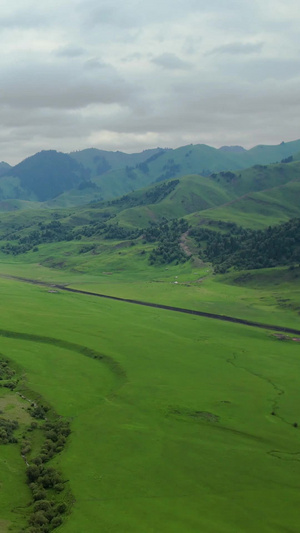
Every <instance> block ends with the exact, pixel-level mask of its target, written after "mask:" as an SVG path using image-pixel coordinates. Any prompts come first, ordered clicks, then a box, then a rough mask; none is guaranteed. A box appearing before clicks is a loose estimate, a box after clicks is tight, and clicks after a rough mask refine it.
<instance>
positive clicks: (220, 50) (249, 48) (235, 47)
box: [207, 42, 264, 55]
mask: <svg viewBox="0 0 300 533" xmlns="http://www.w3.org/2000/svg"><path fill="white" fill-rule="evenodd" d="M263 45H264V43H242V42H235V43H229V44H225V45H222V46H217V47H216V48H213V50H210V51H209V52H207V55H215V54H231V55H237V54H242V55H245V54H247V55H248V54H256V53H257V52H261V50H262V47H263Z"/></svg>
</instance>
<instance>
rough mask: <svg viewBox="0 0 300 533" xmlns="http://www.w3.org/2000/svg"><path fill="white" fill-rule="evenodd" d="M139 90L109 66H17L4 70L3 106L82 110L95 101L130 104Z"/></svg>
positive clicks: (2, 80) (1, 99)
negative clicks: (100, 67)
mask: <svg viewBox="0 0 300 533" xmlns="http://www.w3.org/2000/svg"><path fill="white" fill-rule="evenodd" d="M134 92H136V89H135V88H134V87H133V86H132V85H131V84H130V83H127V82H126V81H124V80H123V79H122V78H121V77H120V76H119V75H118V74H117V72H116V71H115V70H114V69H113V68H112V67H109V66H106V67H105V66H103V68H102V69H82V68H81V66H80V65H78V64H74V63H73V62H72V63H70V62H68V63H64V64H61V63H59V64H48V65H46V64H44V63H33V64H28V65H16V66H14V67H11V68H9V69H7V70H6V71H5V70H3V71H2V79H1V90H0V105H1V104H2V105H3V104H5V105H8V106H16V107H18V108H24V109H26V108H32V109H35V108H39V107H45V108H53V109H56V108H65V109H80V108H82V107H86V106H88V105H91V104H93V103H103V104H112V103H116V102H117V103H119V104H121V105H122V104H127V103H128V101H129V100H130V98H131V94H132V93H134Z"/></svg>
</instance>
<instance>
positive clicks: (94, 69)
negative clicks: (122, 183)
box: [0, 0, 300, 164]
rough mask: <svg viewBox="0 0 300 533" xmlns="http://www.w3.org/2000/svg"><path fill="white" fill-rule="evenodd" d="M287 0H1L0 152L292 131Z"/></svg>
mask: <svg viewBox="0 0 300 533" xmlns="http://www.w3.org/2000/svg"><path fill="white" fill-rule="evenodd" d="M299 27H300V10H299V2H298V0H284V1H283V0H259V1H258V0H143V1H141V0H127V2H126V1H124V0H122V1H121V0H47V2H42V1H41V0H38V1H37V0H9V1H8V0H3V1H2V2H1V15H0V40H1V55H0V69H1V70H0V122H1V129H0V143H1V144H0V160H4V161H7V162H8V163H10V164H15V163H17V162H19V161H20V160H22V159H23V158H24V157H26V156H28V155H32V154H34V153H36V152H37V151H40V150H43V149H56V150H60V151H64V152H70V151H74V150H80V149H83V148H88V147H92V146H93V147H96V148H101V149H104V150H121V151H127V152H133V151H140V150H143V149H145V148H150V147H157V146H161V147H173V148H175V147H178V146H181V145H185V144H190V143H193V144H198V143H205V144H210V145H212V146H216V147H219V146H221V145H224V144H241V145H243V146H245V147H251V146H253V145H256V144H279V143H280V142H281V141H283V140H284V141H289V140H294V139H298V138H300V128H299V111H300V44H299Z"/></svg>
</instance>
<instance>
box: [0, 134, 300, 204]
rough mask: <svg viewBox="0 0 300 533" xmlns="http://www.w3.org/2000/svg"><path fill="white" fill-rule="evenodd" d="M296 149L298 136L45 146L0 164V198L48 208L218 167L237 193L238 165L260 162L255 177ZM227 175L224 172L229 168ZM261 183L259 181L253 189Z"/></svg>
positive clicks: (210, 172)
mask: <svg viewBox="0 0 300 533" xmlns="http://www.w3.org/2000/svg"><path fill="white" fill-rule="evenodd" d="M299 153H300V140H298V141H293V142H289V143H281V144H280V145H277V146H256V147H254V148H252V149H251V150H245V149H242V148H241V147H222V148H221V149H216V148H212V147H210V146H207V145H204V144H199V145H189V146H182V147H180V148H177V149H161V148H155V149H153V150H145V151H144V152H141V153H136V154H125V153H122V152H107V151H104V150H97V149H95V148H91V149H87V150H82V151H78V152H72V153H71V154H69V155H68V154H62V153H58V152H55V151H54V150H49V151H43V152H40V153H38V154H36V155H34V156H32V157H29V158H27V159H25V160H24V161H22V162H21V163H20V164H19V165H16V166H15V167H11V168H10V167H9V168H7V165H6V164H2V167H1V166H0V200H13V199H20V200H26V201H39V202H45V207H50V208H61V207H71V206H76V205H84V204H87V203H91V202H97V201H99V200H101V201H105V200H112V199H114V198H117V197H119V196H122V195H124V194H127V193H130V192H133V191H135V190H138V189H141V188H143V187H148V186H149V185H152V184H156V183H160V182H162V181H165V180H168V179H177V178H181V177H183V176H188V175H198V176H200V175H202V176H205V177H207V176H210V175H213V176H214V175H218V174H219V173H220V172H225V173H230V172H231V173H234V174H235V182H234V183H233V184H232V185H233V186H234V187H237V190H238V193H239V195H241V194H245V193H246V192H249V189H247V188H245V190H244V193H243V191H242V188H241V187H240V186H239V179H238V178H239V175H238V173H239V172H241V171H242V170H243V169H246V168H249V167H253V166H254V167H256V166H257V165H260V166H261V168H260V176H258V178H257V179H258V180H260V181H261V182H263V181H264V180H266V179H267V174H268V170H267V169H266V168H265V166H266V165H268V164H270V163H274V162H281V161H286V162H289V161H291V160H292V159H294V160H297V159H298V158H299ZM3 165H4V167H3ZM256 170H259V169H256ZM256 170H255V171H256ZM251 172H252V171H250V174H249V175H250V178H249V179H251ZM282 172H283V173H284V171H282ZM228 176H229V178H230V174H228ZM215 178H216V179H219V178H220V176H217V177H216V176H215ZM220 179H221V178H220ZM243 185H244V182H243ZM261 188H263V183H262V186H260V187H258V189H257V190H260V189H261ZM252 190H255V189H252ZM235 196H236V195H235V194H234V196H233V197H235ZM5 205H6V204H3V206H4V207H3V208H4V209H5Z"/></svg>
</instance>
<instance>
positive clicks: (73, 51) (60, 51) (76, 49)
mask: <svg viewBox="0 0 300 533" xmlns="http://www.w3.org/2000/svg"><path fill="white" fill-rule="evenodd" d="M53 53H54V55H56V56H57V57H69V58H72V57H80V56H82V55H84V53H85V50H84V48H81V47H80V46H73V45H66V46H61V47H59V48H57V50H55V51H54V52H53Z"/></svg>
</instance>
